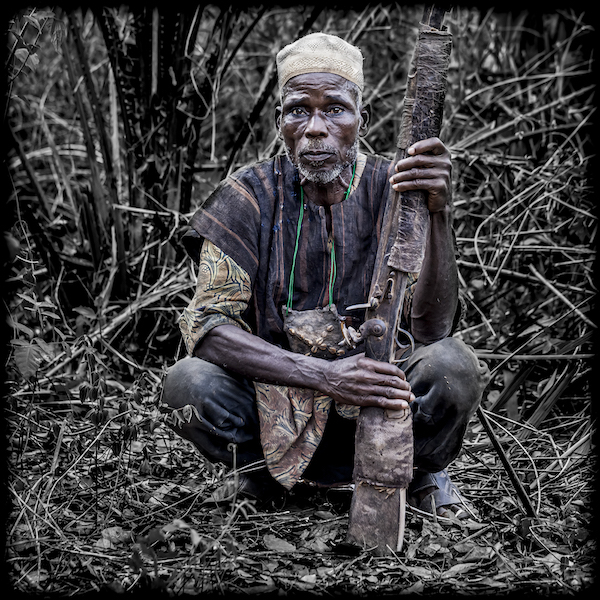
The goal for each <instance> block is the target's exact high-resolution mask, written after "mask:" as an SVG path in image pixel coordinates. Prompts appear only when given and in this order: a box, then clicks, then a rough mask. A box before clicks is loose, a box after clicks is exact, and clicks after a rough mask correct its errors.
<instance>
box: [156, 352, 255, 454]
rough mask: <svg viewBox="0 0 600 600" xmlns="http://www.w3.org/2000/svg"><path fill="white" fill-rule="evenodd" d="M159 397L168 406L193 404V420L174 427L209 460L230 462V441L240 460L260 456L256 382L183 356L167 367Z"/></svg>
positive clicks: (194, 358) (198, 359)
mask: <svg viewBox="0 0 600 600" xmlns="http://www.w3.org/2000/svg"><path fill="white" fill-rule="evenodd" d="M163 401H164V402H165V404H167V405H168V406H169V407H171V408H172V409H179V408H182V407H183V406H186V405H191V406H193V407H194V408H195V411H194V414H193V415H191V420H189V421H188V422H183V423H178V424H177V425H174V428H175V430H176V431H177V432H178V433H179V434H180V435H181V436H183V437H184V438H186V439H188V440H190V441H192V442H193V443H194V444H195V445H196V446H197V447H198V448H199V449H200V451H201V452H202V453H203V454H204V455H206V456H208V457H209V458H210V459H211V460H212V459H214V460H220V461H223V462H225V463H227V464H229V463H231V450H230V449H229V444H231V443H234V444H238V445H242V446H243V447H242V446H240V447H239V449H238V458H239V459H240V462H242V461H243V462H249V461H251V460H256V459H257V458H260V457H261V456H262V454H261V451H260V446H259V442H258V440H259V425H258V411H257V408H256V403H255V394H254V386H253V385H252V383H251V382H249V381H248V380H246V379H244V378H243V377H238V376H236V375H234V374H232V373H229V372H228V371H226V370H225V369H222V368H221V367H219V366H217V365H214V364H212V363H209V362H207V361H204V360H202V359H200V358H196V357H186V358H182V359H181V360H179V361H178V362H176V363H175V364H174V365H173V366H172V367H170V368H169V370H168V371H167V375H166V378H165V381H164V384H163Z"/></svg>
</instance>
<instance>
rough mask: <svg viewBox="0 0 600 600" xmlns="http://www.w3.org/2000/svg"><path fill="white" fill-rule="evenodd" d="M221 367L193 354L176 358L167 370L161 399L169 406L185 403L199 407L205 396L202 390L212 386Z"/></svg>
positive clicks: (183, 404)
mask: <svg viewBox="0 0 600 600" xmlns="http://www.w3.org/2000/svg"><path fill="white" fill-rule="evenodd" d="M221 371H222V369H221V368H220V367H218V366H217V365H213V364H211V363H209V362H207V361H204V360H202V359H200V358H196V357H195V356H186V357H185V358H182V359H180V360H178V361H177V362H176V363H175V364H174V365H173V366H172V367H170V368H169V369H168V370H167V375H166V377H165V381H164V385H163V401H164V402H165V403H166V404H167V405H168V406H170V407H171V408H181V407H182V406H185V405H186V404H191V405H192V406H196V407H197V408H198V407H199V406H198V405H199V403H200V402H201V401H202V398H203V397H204V396H205V394H204V393H203V391H207V390H210V389H211V388H212V387H213V380H214V379H215V378H216V377H218V376H220V375H221Z"/></svg>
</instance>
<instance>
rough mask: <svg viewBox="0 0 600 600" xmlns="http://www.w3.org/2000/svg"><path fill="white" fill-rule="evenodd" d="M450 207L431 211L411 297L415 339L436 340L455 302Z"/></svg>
mask: <svg viewBox="0 0 600 600" xmlns="http://www.w3.org/2000/svg"><path fill="white" fill-rule="evenodd" d="M451 210H452V209H451V208H450V207H446V208H445V209H444V210H441V211H439V212H435V213H431V228H430V234H429V239H428V241H427V247H426V251H425V258H424V261H423V267H422V269H421V273H420V275H419V279H418V281H417V286H416V289H415V295H414V297H413V305H412V315H411V330H412V333H413V336H414V338H415V340H417V341H419V342H423V343H431V342H435V341H438V340H440V339H442V338H444V337H446V336H447V335H449V334H450V332H451V330H452V323H453V320H454V315H455V313H456V308H457V304H458V268H457V266H456V257H455V254H454V240H453V233H452V213H451Z"/></svg>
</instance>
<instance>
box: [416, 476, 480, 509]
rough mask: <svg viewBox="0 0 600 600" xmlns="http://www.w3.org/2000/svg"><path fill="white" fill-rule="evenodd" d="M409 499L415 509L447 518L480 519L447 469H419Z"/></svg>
mask: <svg viewBox="0 0 600 600" xmlns="http://www.w3.org/2000/svg"><path fill="white" fill-rule="evenodd" d="M407 501H408V504H409V506H411V507H412V508H413V509H416V510H417V511H418V512H422V513H426V514H429V515H433V514H435V515H437V516H438V517H442V518H447V519H467V518H472V519H476V520H477V519H478V517H477V515H476V513H475V510H474V509H473V507H471V506H469V505H468V503H467V501H466V500H465V499H464V498H463V496H462V495H461V494H460V492H459V491H458V489H457V487H456V486H455V485H454V484H453V483H452V481H450V477H449V476H448V472H447V471H446V470H445V469H444V470H443V471H438V472H437V473H423V472H421V471H418V472H417V473H416V475H415V476H414V478H413V480H412V481H411V483H410V485H409V486H408V494H407Z"/></svg>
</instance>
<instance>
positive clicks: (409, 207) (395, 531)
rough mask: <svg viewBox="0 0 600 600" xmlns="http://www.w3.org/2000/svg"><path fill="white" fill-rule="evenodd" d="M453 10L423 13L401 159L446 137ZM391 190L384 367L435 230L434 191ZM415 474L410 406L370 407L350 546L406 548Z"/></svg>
mask: <svg viewBox="0 0 600 600" xmlns="http://www.w3.org/2000/svg"><path fill="white" fill-rule="evenodd" d="M445 13H446V10H445V9H441V8H438V7H435V6H429V7H426V8H425V10H424V13H423V20H422V22H421V24H420V28H419V34H418V40H417V44H416V46H415V51H414V54H413V57H412V61H411V65H410V69H409V72H408V80H407V86H406V94H405V98H404V106H403V111H402V122H401V128H400V134H399V136H398V141H397V144H396V146H397V151H396V159H395V160H396V162H397V161H398V160H400V159H402V158H405V157H406V156H407V150H408V148H409V147H410V146H411V144H414V143H415V142H417V141H419V140H424V139H427V138H431V137H438V136H439V133H440V129H441V123H442V115H443V109H444V99H445V95H446V76H447V72H448V65H449V60H450V50H451V35H450V34H449V33H448V32H447V31H445V28H443V27H442V22H443V19H444V15H445ZM390 190H391V191H390V196H389V198H388V200H387V205H386V210H385V213H384V220H383V226H382V234H381V238H380V242H379V248H378V252H377V258H376V261H375V269H374V272H373V279H372V282H371V290H370V295H369V302H368V308H367V309H366V322H365V326H364V328H365V330H369V326H368V324H369V322H370V321H371V320H372V319H377V320H379V321H382V322H383V323H384V324H385V327H383V329H384V330H385V331H384V333H383V334H382V335H380V336H378V337H377V336H369V337H367V338H366V340H365V354H366V356H368V357H371V358H374V359H376V360H380V361H384V362H392V361H393V360H394V353H395V348H396V337H397V330H398V326H399V323H400V319H401V311H402V307H403V304H404V296H405V292H406V281H407V275H408V273H417V272H419V271H420V270H421V265H422V262H423V257H424V253H425V243H426V240H427V235H428V232H429V210H428V208H427V196H426V192H423V191H420V190H415V191H410V192H405V193H402V194H399V193H398V192H395V191H394V190H393V189H392V188H390ZM412 471H413V437H412V414H411V411H410V409H409V410H404V411H389V410H383V409H380V408H375V407H365V408H362V409H361V411H360V415H359V417H358V421H357V428H356V442H355V460H354V483H355V490H354V494H353V498H352V504H351V507H350V519H349V526H348V536H347V539H348V541H349V542H350V543H353V544H357V545H360V546H363V547H367V548H370V549H372V550H374V551H375V552H376V553H378V554H387V553H389V552H390V551H394V552H395V551H398V550H400V549H401V547H402V542H403V538H404V519H405V505H406V488H407V487H408V484H409V483H410V481H411V479H412Z"/></svg>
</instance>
